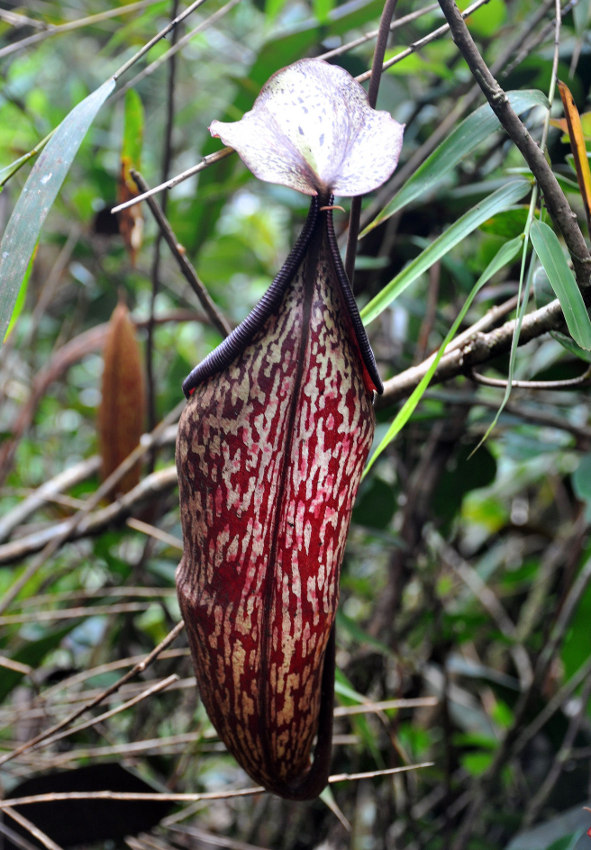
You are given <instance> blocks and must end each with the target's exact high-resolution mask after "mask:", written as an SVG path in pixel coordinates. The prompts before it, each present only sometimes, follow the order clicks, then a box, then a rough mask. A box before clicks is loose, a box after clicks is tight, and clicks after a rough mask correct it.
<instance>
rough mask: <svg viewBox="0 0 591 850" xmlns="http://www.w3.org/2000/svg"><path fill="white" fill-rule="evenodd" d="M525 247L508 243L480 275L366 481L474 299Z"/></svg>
mask: <svg viewBox="0 0 591 850" xmlns="http://www.w3.org/2000/svg"><path fill="white" fill-rule="evenodd" d="M522 243H523V237H522V236H517V237H516V238H515V239H511V240H510V241H509V242H506V243H505V244H504V245H503V246H502V247H501V248H500V249H499V251H498V252H497V254H496V255H495V256H494V257H493V259H492V260H491V261H490V263H489V264H488V266H487V267H486V269H485V270H484V271H483V273H482V274H481V275H480V277H479V278H478V280H477V281H476V283H475V284H474V286H473V288H472V290H471V292H470V294H469V295H468V297H467V298H466V301H465V303H464V305H463V307H462V309H461V310H460V312H459V313H458V315H457V317H456V319H455V321H454V323H453V325H452V326H451V328H450V329H449V332H448V334H447V336H446V337H445V339H444V340H443V342H442V343H441V346H440V348H439V350H438V352H437V353H436V355H435V356H434V357H433V360H432V362H431V364H430V366H429V368H428V370H427V372H426V373H425V374H424V376H423V377H422V378H421V380H420V382H419V383H418V384H417V386H416V387H415V389H414V390H413V392H412V393H411V395H410V396H409V397H408V398H407V400H406V401H405V403H404V404H403V405H402V407H401V408H400V410H399V411H398V413H397V415H396V417H395V419H394V421H393V422H392V424H391V425H390V427H389V428H388V430H387V432H386V434H385V435H384V437H383V439H382V440H381V442H380V443H379V445H378V446H377V448H376V449H375V451H374V453H373V454H372V456H371V458H370V459H369V461H368V464H367V466H366V468H365V471H364V473H363V475H364V477H365V476H366V475H367V473H368V472H369V470H370V469H371V467H372V466H373V465H374V463H375V462H376V460H377V459H378V457H379V456H380V455H381V453H382V452H383V451H384V449H385V448H386V447H387V446H389V445H390V443H391V442H392V440H393V439H394V438H395V437H396V435H397V434H398V432H399V431H401V430H402V428H404V426H405V425H406V423H407V422H408V420H409V419H410V417H411V416H412V414H413V413H414V410H415V408H416V406H417V404H418V403H419V401H420V400H421V398H422V396H423V394H424V393H425V390H426V389H427V387H428V386H429V382H430V381H431V378H432V377H433V375H434V374H435V370H436V369H437V366H438V365H439V361H440V360H441V358H442V357H443V355H444V354H445V349H446V348H447V346H448V345H449V343H450V342H451V341H452V339H453V338H454V336H455V335H456V333H457V330H458V328H459V327H460V324H461V322H462V321H463V319H464V316H465V315H466V313H467V312H468V310H469V308H470V305H471V304H472V302H473V301H474V298H475V297H476V295H477V294H478V292H479V291H480V290H481V289H482V287H483V286H484V285H485V284H486V283H488V281H489V280H490V279H491V277H492V276H493V275H495V274H496V273H497V272H498V271H500V270H501V269H502V268H503V267H504V266H506V265H507V263H510V262H511V261H512V260H513V259H514V258H515V257H516V256H517V254H518V253H519V250H520V248H521V245H522Z"/></svg>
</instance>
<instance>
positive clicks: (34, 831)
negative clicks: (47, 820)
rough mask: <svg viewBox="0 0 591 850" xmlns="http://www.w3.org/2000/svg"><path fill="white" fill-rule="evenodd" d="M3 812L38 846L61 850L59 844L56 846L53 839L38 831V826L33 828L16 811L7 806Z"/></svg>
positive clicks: (48, 849)
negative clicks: (30, 836)
mask: <svg viewBox="0 0 591 850" xmlns="http://www.w3.org/2000/svg"><path fill="white" fill-rule="evenodd" d="M4 811H5V812H6V814H7V815H8V816H9V817H11V818H12V819H13V820H14V821H16V823H18V824H19V826H22V827H23V829H26V830H27V832H29V833H30V834H31V835H32V836H33V838H36V839H37V841H39V843H40V844H42V845H43V846H44V847H46V848H47V850H63V848H62V847H60V845H59V844H56V843H55V841H53V839H51V838H50V837H49V835H47V834H46V833H45V832H43V831H42V830H41V829H39V827H38V826H35V824H34V823H32V822H31V821H30V820H29V819H28V818H26V817H25V816H24V815H23V814H21V813H20V812H17V811H16V809H13V808H12V806H7V807H6V808H5V809H4Z"/></svg>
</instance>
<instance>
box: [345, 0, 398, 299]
mask: <svg viewBox="0 0 591 850" xmlns="http://www.w3.org/2000/svg"><path fill="white" fill-rule="evenodd" d="M397 3H398V0H386V3H385V5H384V10H383V12H382V17H381V18H380V26H379V29H378V38H377V41H376V47H375V50H374V54H373V63H372V66H371V77H370V79H369V89H368V92H367V99H368V102H369V105H370V106H371V108H372V109H375V105H376V103H377V100H378V91H379V88H380V80H381V78H382V65H383V64H384V56H385V53H386V47H387V45H388V36H389V35H390V24H391V23H392V18H393V17H394V12H395V11H396V5H397ZM360 219H361V197H360V196H357V197H356V198H353V199H352V201H351V212H350V213H349V237H348V239H347V254H346V257H345V271H346V272H347V277H348V278H349V282H350V284H351V287H353V275H354V273H355V256H356V254H357V239H358V238H359V221H360Z"/></svg>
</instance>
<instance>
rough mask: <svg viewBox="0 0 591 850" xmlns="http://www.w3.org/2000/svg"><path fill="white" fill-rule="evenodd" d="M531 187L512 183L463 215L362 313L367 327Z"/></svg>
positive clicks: (520, 183) (526, 183) (526, 184)
mask: <svg viewBox="0 0 591 850" xmlns="http://www.w3.org/2000/svg"><path fill="white" fill-rule="evenodd" d="M530 188H531V186H530V183H529V181H528V180H521V179H519V180H512V181H511V182H509V183H507V184H506V185H505V186H502V187H501V188H500V189H497V191H496V192H493V194H492V195H489V197H488V198H485V199H484V200H483V201H480V202H479V203H478V204H476V206H474V207H472V209H471V210H468V212H467V213H464V215H463V216H461V218H459V219H458V220H457V221H456V222H454V223H453V224H452V225H451V227H449V228H448V229H447V230H446V231H445V233H442V234H441V236H439V237H438V238H437V239H436V240H435V241H434V242H432V243H431V244H430V245H429V246H428V247H427V248H425V250H424V251H422V252H421V253H420V254H419V255H418V257H415V258H414V260H412V261H411V262H410V263H409V264H408V265H407V266H405V268H404V269H403V270H402V271H401V272H400V273H399V274H397V275H396V277H395V278H393V279H392V280H391V281H390V282H389V283H387V284H386V286H385V287H384V288H383V289H382V290H381V292H379V293H378V294H377V295H376V296H375V298H373V299H372V300H371V301H370V302H369V304H366V306H365V307H364V308H363V310H362V311H361V317H362V319H363V321H364V322H365V324H368V323H369V322H371V321H373V319H375V318H376V317H377V316H379V315H380V313H381V312H382V311H383V310H385V309H386V307H388V306H389V305H390V304H391V303H392V301H394V299H395V298H397V297H398V296H399V295H400V294H401V293H402V292H404V290H405V289H406V288H407V287H408V286H410V285H411V283H414V281H415V280H416V279H417V278H418V277H420V276H421V275H422V274H423V273H424V272H426V271H427V269H429V268H430V267H431V266H432V265H433V264H434V263H436V262H437V261H438V260H440V259H441V257H443V256H444V255H445V254H447V253H448V252H449V251H451V249H452V248H454V247H455V246H456V245H457V244H458V243H459V242H461V241H462V240H463V239H465V238H466V236H468V235H469V234H470V233H472V231H473V230H476V228H477V227H479V226H480V225H481V224H482V223H483V222H485V221H486V220H487V219H489V218H492V216H494V215H496V214H497V213H500V212H503V211H504V210H506V209H508V208H509V207H510V206H512V205H513V204H515V203H517V201H520V200H521V199H522V198H523V196H524V195H525V194H526V193H527V192H529V190H530Z"/></svg>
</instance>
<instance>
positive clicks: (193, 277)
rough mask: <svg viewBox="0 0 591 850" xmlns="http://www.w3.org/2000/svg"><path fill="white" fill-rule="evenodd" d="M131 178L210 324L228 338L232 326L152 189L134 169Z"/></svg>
mask: <svg viewBox="0 0 591 850" xmlns="http://www.w3.org/2000/svg"><path fill="white" fill-rule="evenodd" d="M131 176H132V177H133V179H134V180H135V182H136V184H137V186H138V188H139V189H140V191H141V192H142V193H143V194H142V195H140V197H143V198H145V199H146V201H147V204H148V206H149V208H150V211H151V213H152V215H153V216H154V218H155V219H156V222H157V224H158V227H159V228H160V232H161V233H162V236H163V237H164V239H165V240H166V244H167V245H168V247H169V248H170V250H171V252H172V255H173V257H174V258H175V260H176V261H177V263H178V266H179V268H180V270H181V272H182V273H183V275H184V277H185V280H186V281H187V282H188V284H189V286H190V287H191V289H192V290H193V292H194V293H195V295H196V296H197V298H198V299H199V303H200V304H201V306H202V307H203V309H204V310H205V313H206V314H207V317H208V318H209V320H210V322H211V323H212V325H213V326H214V327H215V328H217V330H218V331H219V332H220V334H221V335H222V336H223V337H225V336H228V334H229V333H230V332H231V330H232V328H231V326H230V324H229V323H228V321H227V320H226V319H225V317H224V316H223V315H222V313H221V312H220V310H219V309H218V307H217V305H216V303H215V301H213V299H212V298H211V296H210V294H209V292H208V291H207V288H206V286H205V284H204V283H203V282H202V281H201V280H200V279H199V276H198V274H197V272H196V271H195V269H194V268H193V266H192V265H191V263H190V261H189V260H188V259H187V255H186V252H185V250H184V248H183V247H182V246H181V245H180V244H179V243H178V241H177V239H176V237H175V235H174V233H173V230H172V228H171V226H170V224H169V223H168V221H167V219H166V216H165V215H164V212H163V210H161V209H160V207H159V206H158V204H157V203H156V201H155V200H154V198H152V197H151V196H150V195H149V192H150V189H149V187H148V185H147V183H146V181H145V180H144V178H143V177H142V175H141V174H139V173H138V172H137V171H135V170H133V169H132V170H131ZM136 201H137V198H136Z"/></svg>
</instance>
